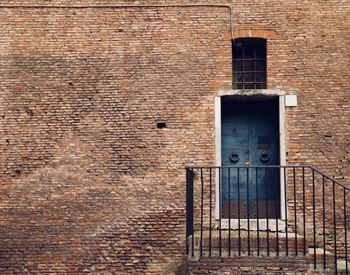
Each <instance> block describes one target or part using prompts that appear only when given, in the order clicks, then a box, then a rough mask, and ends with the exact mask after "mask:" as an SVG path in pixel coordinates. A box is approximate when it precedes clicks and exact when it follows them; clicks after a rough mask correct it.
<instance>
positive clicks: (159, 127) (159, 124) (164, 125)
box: [157, 122, 166, 129]
mask: <svg viewBox="0 0 350 275" xmlns="http://www.w3.org/2000/svg"><path fill="white" fill-rule="evenodd" d="M157 128H158V129H163V128H166V123H165V122H157Z"/></svg>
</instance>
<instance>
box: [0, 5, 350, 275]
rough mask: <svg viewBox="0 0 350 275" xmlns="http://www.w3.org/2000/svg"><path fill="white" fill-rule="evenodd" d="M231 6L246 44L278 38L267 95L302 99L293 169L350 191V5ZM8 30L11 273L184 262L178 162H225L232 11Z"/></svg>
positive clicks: (3, 14)
mask: <svg viewBox="0 0 350 275" xmlns="http://www.w3.org/2000/svg"><path fill="white" fill-rule="evenodd" d="M26 2H27V4H33V1H26ZM162 2H163V3H164V1H162ZM0 3H1V4H2V5H5V4H15V3H16V2H14V1H1V2H0ZM21 3H24V2H21ZM35 3H37V4H45V3H46V1H35ZM54 3H57V4H60V3H61V4H62V3H63V4H65V3H67V1H54V2H52V3H50V4H54ZM79 3H81V4H98V3H99V4H108V3H112V2H109V1H108V2H107V1H99V2H98V1H80V2H79ZM114 3H116V2H114ZM125 3H126V2H125ZM143 3H147V4H148V3H161V1H159V2H157V1H152V2H149V1H147V2H143ZM176 3H184V2H183V1H177V2H176ZM193 3H194V2H193ZM212 3H214V1H212ZM232 7H233V29H234V35H235V36H241V35H245V36H246V35H248V36H255V35H261V36H264V37H266V38H268V88H269V89H283V90H285V91H287V92H294V93H296V94H298V99H299V106H298V107H296V108H290V109H288V110H287V129H288V133H287V151H288V162H289V163H290V164H305V163H307V164H312V165H314V166H316V167H318V168H320V169H321V170H322V171H325V172H327V173H328V174H329V175H331V176H336V177H337V178H339V179H340V180H341V181H343V182H347V183H350V165H349V164H350V159H349V150H350V146H349V144H350V135H349V131H348V128H349V126H350V119H349V110H350V108H349V107H350V106H349V105H350V98H349V93H348V91H347V89H346V88H347V87H348V83H349V73H348V68H347V67H348V64H349V59H348V53H349V32H348V31H347V30H348V28H349V19H348V18H349V17H348V16H346V14H347V10H348V7H347V3H346V2H344V1H340V0H339V1H331V2H319V3H313V4H311V5H310V3H309V1H298V2H297V3H295V1H283V2H280V1H270V2H268V3H267V2H262V1H255V0H254V1H253V0H251V1H246V0H245V1H238V2H237V1H236V2H235V3H234V4H232ZM0 26H1V28H0V94H1V97H0V107H1V108H0V112H1V113H0V125H1V127H0V129H1V139H0V149H1V155H0V172H1V178H0V183H1V184H0V232H1V237H0V242H1V245H0V253H1V255H2V257H1V260H0V271H1V273H5V272H9V273H10V272H14V271H17V272H22V273H25V272H34V273H36V272H56V271H65V272H73V273H76V272H83V271H86V272H92V271H96V272H100V271H105V272H108V271H110V272H116V271H118V273H123V272H125V273H130V272H131V271H133V272H143V271H147V272H150V273H152V272H160V271H162V270H165V269H166V268H167V267H168V266H169V265H171V264H172V263H174V262H176V261H178V259H179V258H180V257H181V255H182V254H183V245H184V240H183V233H184V190H185V183H184V176H185V174H184V169H183V167H184V166H185V165H187V164H213V163H214V96H215V95H216V94H217V93H218V90H219V89H230V88H231V84H230V83H231V42H230V36H229V25H228V11H227V9H225V8H209V7H205V8H204V7H197V8H161V9H111V8H89V9H79V8H71V9H62V8H61V9H53V8H12V9H9V8H0ZM157 121H166V122H167V126H168V127H167V128H166V129H157V127H156V122H157Z"/></svg>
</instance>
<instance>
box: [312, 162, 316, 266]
mask: <svg viewBox="0 0 350 275" xmlns="http://www.w3.org/2000/svg"><path fill="white" fill-rule="evenodd" d="M315 207H316V204H315V170H313V169H312V211H313V233H314V236H313V241H314V268H315V269H316V208H315Z"/></svg>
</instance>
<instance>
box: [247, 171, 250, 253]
mask: <svg viewBox="0 0 350 275" xmlns="http://www.w3.org/2000/svg"><path fill="white" fill-rule="evenodd" d="M247 222H248V256H250V201H249V168H248V167H247Z"/></svg>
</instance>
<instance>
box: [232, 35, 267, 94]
mask: <svg viewBox="0 0 350 275" xmlns="http://www.w3.org/2000/svg"><path fill="white" fill-rule="evenodd" d="M232 57H233V88H234V89H266V39H263V38H238V39H234V40H233V46H232Z"/></svg>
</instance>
